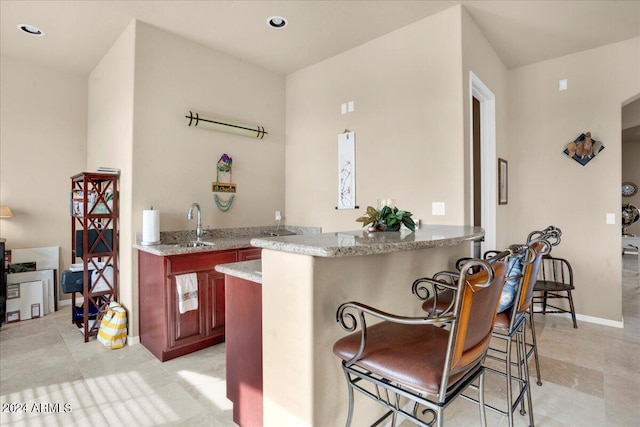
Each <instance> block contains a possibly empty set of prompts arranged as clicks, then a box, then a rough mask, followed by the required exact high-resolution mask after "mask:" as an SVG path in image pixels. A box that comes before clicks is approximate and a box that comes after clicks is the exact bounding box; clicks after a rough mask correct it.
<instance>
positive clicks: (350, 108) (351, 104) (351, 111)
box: [347, 101, 355, 113]
mask: <svg viewBox="0 0 640 427" xmlns="http://www.w3.org/2000/svg"><path fill="white" fill-rule="evenodd" d="M347 110H348V111H349V112H350V113H353V110H355V104H354V102H353V101H349V103H348V104H347Z"/></svg>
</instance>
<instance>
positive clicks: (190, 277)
mask: <svg viewBox="0 0 640 427" xmlns="http://www.w3.org/2000/svg"><path fill="white" fill-rule="evenodd" d="M176 287H177V288H178V307H179V309H180V314H183V313H186V312H187V311H189V310H197V309H198V275H197V274H196V273H189V274H181V275H179V276H176Z"/></svg>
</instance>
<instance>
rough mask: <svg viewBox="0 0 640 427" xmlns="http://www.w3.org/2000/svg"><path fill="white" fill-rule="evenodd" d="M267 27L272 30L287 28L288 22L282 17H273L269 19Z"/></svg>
mask: <svg viewBox="0 0 640 427" xmlns="http://www.w3.org/2000/svg"><path fill="white" fill-rule="evenodd" d="M267 25H268V26H270V27H271V28H275V29H278V30H279V29H280V28H284V27H286V26H287V20H286V19H284V18H283V17H282V16H272V17H270V18H269V19H267Z"/></svg>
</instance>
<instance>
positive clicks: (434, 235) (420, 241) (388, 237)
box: [251, 225, 484, 257]
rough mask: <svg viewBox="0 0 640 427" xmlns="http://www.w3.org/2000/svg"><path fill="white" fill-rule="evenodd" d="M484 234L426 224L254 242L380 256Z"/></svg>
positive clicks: (326, 253) (317, 252) (321, 253)
mask: <svg viewBox="0 0 640 427" xmlns="http://www.w3.org/2000/svg"><path fill="white" fill-rule="evenodd" d="M483 236H484V230H483V229H482V228H481V227H471V226H458V225H423V226H421V227H420V228H419V229H416V231H415V232H411V231H409V230H400V231H395V232H384V231H383V232H381V231H376V232H373V233H369V232H367V231H366V230H359V231H345V232H335V233H322V234H307V235H296V236H283V237H269V238H262V237H258V238H254V239H251V245H252V246H256V247H259V248H263V249H271V250H274V251H281V252H290V253H296V254H301V255H311V256H318V257H344V256H358V255H376V254H386V253H392V252H401V251H412V250H417V249H427V248H437V247H447V246H455V245H458V244H460V243H462V242H465V241H471V240H478V239H480V238H482V237H483Z"/></svg>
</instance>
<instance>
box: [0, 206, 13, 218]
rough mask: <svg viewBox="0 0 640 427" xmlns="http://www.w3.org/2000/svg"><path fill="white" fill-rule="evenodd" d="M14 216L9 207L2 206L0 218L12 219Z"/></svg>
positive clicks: (0, 207)
mask: <svg viewBox="0 0 640 427" xmlns="http://www.w3.org/2000/svg"><path fill="white" fill-rule="evenodd" d="M12 216H13V214H12V213H11V209H9V206H0V218H11V217H12Z"/></svg>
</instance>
